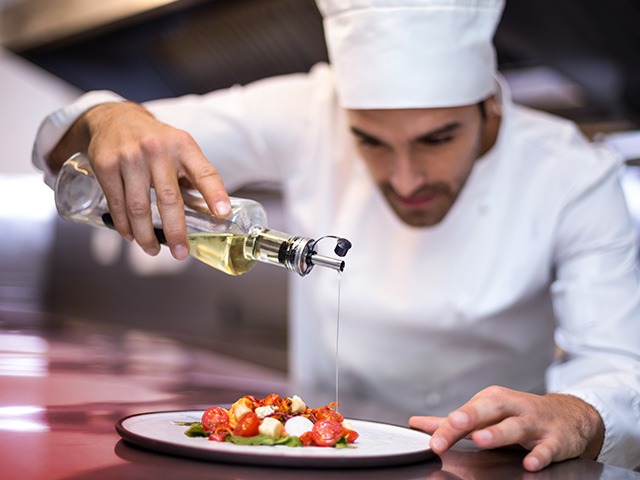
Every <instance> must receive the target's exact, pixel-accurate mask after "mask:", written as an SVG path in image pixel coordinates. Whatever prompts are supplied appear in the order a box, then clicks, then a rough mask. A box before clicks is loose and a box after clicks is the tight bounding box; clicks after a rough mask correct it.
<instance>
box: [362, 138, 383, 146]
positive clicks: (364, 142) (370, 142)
mask: <svg viewBox="0 0 640 480" xmlns="http://www.w3.org/2000/svg"><path fill="white" fill-rule="evenodd" d="M357 142H358V145H360V146H361V147H363V148H376V147H381V146H382V143H381V142H380V141H378V140H376V139H375V138H371V137H362V136H358V137H357Z"/></svg>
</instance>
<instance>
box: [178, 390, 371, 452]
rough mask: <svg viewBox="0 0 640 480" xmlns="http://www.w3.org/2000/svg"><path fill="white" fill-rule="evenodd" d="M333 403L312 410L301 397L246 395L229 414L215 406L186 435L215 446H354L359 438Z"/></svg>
mask: <svg viewBox="0 0 640 480" xmlns="http://www.w3.org/2000/svg"><path fill="white" fill-rule="evenodd" d="M337 406H338V405H337V403H335V402H333V403H331V404H329V405H324V406H322V407H319V408H313V409H312V408H309V407H308V406H307V405H306V404H305V402H304V401H303V400H302V399H301V398H300V397H299V396H298V395H294V396H293V397H284V398H282V397H280V396H279V395H277V394H275V393H272V394H270V395H268V396H266V397H265V398H260V399H259V398H257V397H255V396H253V395H246V396H244V397H242V398H240V399H239V400H238V401H236V402H235V403H234V404H233V405H232V406H231V408H229V409H228V410H227V409H226V408H223V407H219V406H213V407H209V408H207V409H206V410H205V411H204V413H203V414H202V419H201V420H200V422H194V423H190V422H187V423H184V422H181V423H180V424H181V425H184V426H188V427H189V428H188V429H187V430H186V431H185V435H187V436H190V437H207V438H208V439H209V440H212V441H215V442H232V443H235V444H239V445H287V446H289V447H309V446H316V447H335V448H344V447H349V446H352V444H353V443H354V442H355V441H356V439H357V438H358V432H356V431H355V430H353V428H352V427H351V425H350V424H349V422H348V421H345V419H344V417H343V416H342V414H340V413H339V412H338V411H337V410H336V407H337Z"/></svg>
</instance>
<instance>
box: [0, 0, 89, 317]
mask: <svg viewBox="0 0 640 480" xmlns="http://www.w3.org/2000/svg"><path fill="white" fill-rule="evenodd" d="M10 3H13V1H12V0H0V9H2V8H4V7H5V6H6V5H8V4H10ZM79 94H80V92H79V91H78V90H77V89H75V88H73V87H72V86H70V85H68V84H67V83H66V82H64V81H62V80H60V79H58V78H57V77H55V76H53V75H51V74H49V73H47V72H45V71H43V70H42V69H40V68H38V67H36V66H34V65H32V64H31V63H29V62H27V61H26V60H24V59H22V58H20V57H18V56H17V55H15V54H12V53H11V52H9V51H7V50H5V49H3V48H1V47H0V146H1V149H0V314H1V315H0V316H1V318H0V327H2V326H3V325H4V323H5V322H7V321H9V319H11V318H13V317H11V316H8V315H17V314H24V313H25V312H26V313H29V312H33V311H38V310H39V309H40V306H41V302H42V294H43V288H44V286H43V284H44V282H45V279H46V271H47V264H48V255H49V250H50V246H51V244H52V241H53V220H54V218H55V207H54V202H53V194H52V192H51V190H50V189H49V187H47V186H46V185H44V183H43V182H42V179H41V178H42V175H41V174H40V173H39V172H37V171H36V169H35V168H34V167H33V166H32V165H31V148H32V145H33V140H34V137H35V134H36V131H37V129H38V125H39V124H40V122H41V121H42V119H43V118H44V117H45V116H46V115H47V114H49V113H50V112H52V111H53V110H55V109H56V108H59V107H60V106H62V105H64V104H66V103H68V102H70V101H71V100H73V99H74V98H76V97H77V96H78V95H79ZM17 318H18V319H20V321H21V322H22V321H24V320H23V318H24V317H23V316H20V317H17Z"/></svg>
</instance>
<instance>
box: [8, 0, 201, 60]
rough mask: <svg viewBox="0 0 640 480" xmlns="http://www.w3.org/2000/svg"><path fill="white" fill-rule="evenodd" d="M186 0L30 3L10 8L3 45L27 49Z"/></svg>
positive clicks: (44, 0) (46, 0)
mask: <svg viewBox="0 0 640 480" xmlns="http://www.w3.org/2000/svg"><path fill="white" fill-rule="evenodd" d="M179 3H187V4H188V3H193V2H185V0H109V1H107V2H105V1H101V0H55V1H51V0H30V1H26V2H19V3H15V4H13V5H10V6H9V7H7V9H6V11H5V12H4V15H3V22H2V29H1V30H0V31H1V32H2V43H3V44H4V45H5V46H7V47H8V48H17V49H25V48H32V47H36V46H41V45H43V44H47V43H50V42H55V41H58V40H62V39H65V38H69V37H73V36H74V35H79V34H82V33H86V32H88V31H91V30H98V29H104V28H105V27H108V26H109V25H111V24H114V23H117V22H121V21H122V20H126V19H130V18H133V17H136V16H139V15H143V14H149V13H151V12H153V11H154V10H156V9H159V8H161V7H167V6H171V5H175V4H179Z"/></svg>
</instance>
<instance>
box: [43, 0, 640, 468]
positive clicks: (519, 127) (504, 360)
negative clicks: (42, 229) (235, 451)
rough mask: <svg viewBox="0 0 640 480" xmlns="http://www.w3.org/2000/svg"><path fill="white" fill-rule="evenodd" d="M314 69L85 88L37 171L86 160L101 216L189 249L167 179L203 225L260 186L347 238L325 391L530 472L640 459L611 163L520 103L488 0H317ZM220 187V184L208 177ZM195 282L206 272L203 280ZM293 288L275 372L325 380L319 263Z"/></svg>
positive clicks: (59, 119) (623, 226) (327, 274)
mask: <svg viewBox="0 0 640 480" xmlns="http://www.w3.org/2000/svg"><path fill="white" fill-rule="evenodd" d="M318 6H319V8H320V10H321V12H322V14H323V16H324V26H325V33H326V40H327V45H328V49H329V54H330V65H326V64H319V65H317V66H315V67H314V68H313V69H312V70H311V71H310V72H309V73H307V74H295V75H288V76H283V77H276V78H270V79H265V80H262V81H258V82H256V83H253V84H250V85H247V86H244V87H234V88H231V89H229V90H223V91H216V92H212V93H210V94H207V95H203V96H195V95H193V96H186V97H182V98H178V99H167V100H158V101H153V102H149V103H147V104H145V105H136V104H133V103H131V102H127V101H126V100H125V99H123V98H121V97H119V96H117V95H115V94H114V93H110V92H92V93H89V94H86V95H84V96H83V97H81V98H80V99H78V101H77V102H75V103H74V104H72V105H70V106H67V107H65V108H63V109H61V110H59V111H57V112H55V113H53V114H52V115H51V116H49V117H48V118H47V119H45V121H44V123H43V124H42V126H41V129H40V132H39V134H38V137H37V139H36V144H35V148H34V161H35V163H36V165H37V166H38V167H39V168H41V169H42V170H44V171H45V178H46V180H47V181H48V182H49V183H50V184H51V183H52V182H53V181H54V178H55V174H56V171H57V170H58V169H59V167H60V165H61V164H62V162H63V161H64V160H65V159H66V158H68V157H69V156H70V155H71V154H73V153H75V152H76V151H81V150H83V151H86V152H88V155H89V158H90V160H91V162H92V165H93V168H94V170H95V172H96V174H97V176H98V178H99V180H100V182H101V185H102V186H103V188H104V190H105V192H106V195H107V198H108V201H109V208H110V210H111V212H112V216H113V219H114V222H115V225H116V228H117V230H118V231H119V232H120V234H121V235H122V236H123V237H124V238H125V239H128V240H131V241H133V240H135V241H136V242H137V243H138V244H139V245H140V247H142V249H144V251H146V252H147V253H149V254H151V255H154V254H156V253H157V252H158V251H159V248H160V246H159V245H158V244H157V241H156V239H155V236H154V235H153V230H152V227H151V224H150V218H149V196H148V192H149V188H150V187H151V186H153V187H155V189H156V191H157V194H158V198H159V203H160V209H161V213H162V218H163V224H164V230H165V234H166V237H167V239H168V243H169V246H170V248H171V252H172V254H173V255H174V256H175V257H176V258H178V259H184V258H186V256H187V253H188V249H187V248H188V247H187V241H186V233H185V221H184V215H183V212H182V201H181V198H180V195H179V190H178V181H180V182H182V183H184V182H186V183H189V184H191V185H193V186H194V187H196V188H197V189H198V190H200V192H201V193H202V194H203V195H204V197H205V199H206V201H207V203H208V204H209V206H210V208H211V210H212V211H213V212H214V213H215V214H216V215H219V216H224V215H226V214H227V213H228V211H229V200H228V196H227V191H233V190H235V189H236V188H238V187H240V186H242V185H243V184H247V183H252V182H256V181H270V182H277V183H278V184H279V185H280V187H281V189H282V193H283V198H284V200H283V201H284V208H285V217H286V219H287V222H288V225H287V231H290V232H295V233H296V234H298V235H304V236H307V237H312V238H317V237H318V236H319V235H321V234H323V233H326V232H331V233H336V234H339V235H341V236H343V237H346V238H348V239H349V240H351V242H352V243H353V248H352V250H351V252H350V253H349V257H348V261H347V268H346V271H345V273H344V275H343V276H342V278H341V280H340V288H341V303H340V388H341V391H342V392H344V393H345V394H347V393H349V394H352V395H355V396H358V395H359V396H361V397H362V398H375V399H376V400H377V401H380V402H385V403H386V404H388V405H389V408H392V409H395V410H397V411H398V412H402V413H403V415H406V417H405V418H408V417H409V416H412V417H411V419H410V424H411V425H412V426H413V427H415V428H420V429H423V430H425V431H427V432H428V433H431V434H432V439H431V446H432V448H433V449H434V450H435V452H436V453H442V452H444V451H446V450H447V449H448V448H450V447H451V446H452V445H453V444H454V443H456V442H457V441H458V440H459V439H461V438H464V437H466V436H470V438H471V439H472V440H473V441H475V442H476V443H477V444H478V445H480V446H482V447H497V446H501V445H510V444H521V445H522V446H524V447H525V448H526V449H529V450H530V452H529V453H528V454H527V456H526V457H525V458H524V461H523V464H524V467H525V468H526V469H528V470H530V471H537V470H540V469H542V468H544V467H545V466H546V465H548V464H549V463H550V462H553V461H560V460H563V459H566V458H571V457H575V456H581V455H583V456H587V457H590V458H597V459H598V460H600V461H602V462H607V463H611V464H615V465H620V466H625V467H635V466H637V465H640V356H639V353H640V276H639V274H638V270H637V265H636V257H637V251H636V237H635V235H634V226H633V224H632V222H631V221H630V218H629V215H628V213H627V210H626V206H625V202H624V198H623V195H622V191H621V188H620V185H619V183H618V177H617V172H618V169H619V166H620V161H619V159H618V158H616V157H615V156H614V155H613V154H612V153H611V152H609V151H607V150H605V149H604V148H602V147H600V146H597V145H592V144H590V143H589V142H588V141H587V140H586V139H585V138H584V137H583V136H582V135H581V134H580V132H579V130H578V128H576V126H575V125H574V124H572V123H570V122H568V121H566V120H563V119H560V118H555V117H552V116H550V115H547V114H545V113H541V112H536V111H532V110H529V109H527V108H523V107H521V106H517V105H514V104H513V103H512V101H511V99H510V98H509V90H508V87H507V85H506V84H505V82H504V81H503V79H502V78H501V77H500V76H499V75H498V74H497V71H496V59H495V52H494V48H493V45H492V37H493V34H494V31H495V28H496V25H497V23H498V21H499V18H500V15H501V12H502V9H503V2H502V1H500V0H476V1H469V0H429V1H427V0H318ZM223 182H224V183H223ZM212 275H214V274H213V273H212ZM291 280H292V285H291V288H292V294H291V297H290V298H291V305H290V307H291V329H290V338H291V345H290V371H291V375H292V380H293V381H294V382H295V383H296V384H298V385H300V386H301V387H302V386H312V387H319V388H323V387H324V388H333V384H334V378H335V341H336V318H337V314H338V312H337V308H338V307H337V302H336V295H337V293H336V292H337V279H336V275H335V272H331V271H324V272H317V273H316V272H315V271H314V273H313V274H312V275H310V276H308V277H305V278H303V279H299V278H296V279H293V278H292V279H291Z"/></svg>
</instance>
